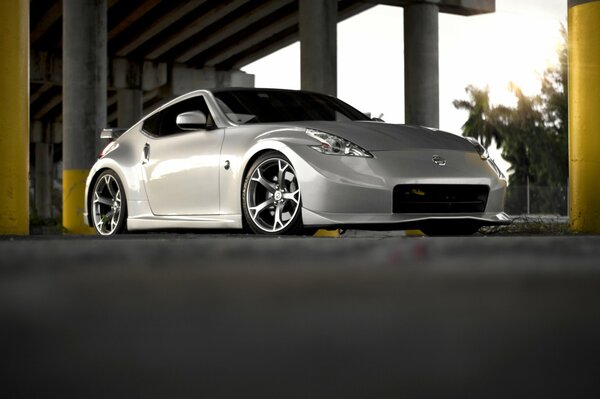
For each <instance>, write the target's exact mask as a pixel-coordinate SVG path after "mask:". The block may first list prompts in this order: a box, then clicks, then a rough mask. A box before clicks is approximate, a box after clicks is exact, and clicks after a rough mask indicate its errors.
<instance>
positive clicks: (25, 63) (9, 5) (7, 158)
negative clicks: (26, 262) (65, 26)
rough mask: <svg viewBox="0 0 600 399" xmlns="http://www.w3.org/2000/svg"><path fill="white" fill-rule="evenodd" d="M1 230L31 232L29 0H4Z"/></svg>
mask: <svg viewBox="0 0 600 399" xmlns="http://www.w3.org/2000/svg"><path fill="white" fill-rule="evenodd" d="M0 53H1V54H2V55H1V56H0V104H1V105H0V234H19V235H26V234H29V184H28V183H29V0H11V1H0Z"/></svg>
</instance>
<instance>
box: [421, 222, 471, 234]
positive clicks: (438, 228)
mask: <svg viewBox="0 0 600 399" xmlns="http://www.w3.org/2000/svg"><path fill="white" fill-rule="evenodd" d="M480 228H481V224H480V223H478V222H472V221H462V222H458V223H457V222H451V223H439V222H437V223H431V224H427V225H425V226H423V227H421V228H420V229H419V230H421V231H422V232H423V233H424V234H425V235H428V236H430V237H439V236H471V235H473V234H475V233H477V232H478V231H479V229H480Z"/></svg>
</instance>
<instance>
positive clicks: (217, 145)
mask: <svg viewBox="0 0 600 399" xmlns="http://www.w3.org/2000/svg"><path fill="white" fill-rule="evenodd" d="M190 111H193V112H196V111H200V112H203V113H204V114H205V115H206V119H207V121H206V122H207V123H206V125H205V126H202V127H199V128H194V130H183V129H181V128H180V127H179V126H177V124H176V119H177V115H180V114H182V113H184V112H190ZM212 121H213V119H212V117H211V115H210V112H209V110H208V107H207V105H206V101H205V100H204V98H203V97H202V96H201V95H199V96H196V97H193V98H190V99H186V100H183V101H181V102H178V103H176V104H174V105H172V106H170V107H168V108H166V109H164V110H162V111H161V112H160V113H158V114H155V115H153V116H152V117H151V118H149V119H147V120H146V121H145V122H144V125H143V127H142V130H143V131H144V133H146V136H147V139H146V142H145V143H144V147H143V148H140V152H141V157H142V161H141V168H142V175H143V181H144V184H145V188H146V194H147V196H148V201H149V204H150V208H151V209H152V212H153V213H154V214H155V215H172V216H183V215H215V214H218V213H219V208H220V206H219V163H220V162H219V158H220V152H221V145H222V143H223V137H224V129H218V128H215V126H214V123H213V122H212Z"/></svg>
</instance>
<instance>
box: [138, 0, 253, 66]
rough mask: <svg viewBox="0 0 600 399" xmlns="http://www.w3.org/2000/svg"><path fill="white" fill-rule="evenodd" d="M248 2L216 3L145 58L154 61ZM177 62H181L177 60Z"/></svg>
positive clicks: (233, 0) (161, 42)
mask: <svg viewBox="0 0 600 399" xmlns="http://www.w3.org/2000/svg"><path fill="white" fill-rule="evenodd" d="M248 2H249V0H229V1H221V2H218V3H217V4H215V5H214V6H213V7H211V9H210V11H208V12H207V13H205V14H204V15H202V16H201V17H200V18H198V19H196V20H195V21H194V22H193V23H191V24H189V25H186V26H182V27H181V30H180V31H179V32H177V33H176V34H174V35H172V36H170V37H167V38H165V39H164V40H162V41H160V43H159V44H158V46H156V47H155V48H154V49H153V50H152V51H151V52H149V53H147V54H146V56H145V58H146V59H149V60H154V59H156V58H158V57H160V56H161V55H163V54H164V53H166V52H167V51H169V50H171V49H172V48H173V47H175V46H176V45H178V44H180V43H181V42H183V41H184V40H186V39H189V38H190V37H192V36H194V35H195V34H197V33H199V32H201V31H202V30H203V29H206V27H208V26H210V25H212V24H214V23H215V22H217V21H219V20H220V19H221V18H223V17H224V16H226V15H227V14H230V13H231V12H233V11H234V10H236V9H238V8H240V7H241V6H243V5H244V4H246V3H248ZM199 41H204V38H201V39H200V40H199ZM177 62H181V61H179V60H177Z"/></svg>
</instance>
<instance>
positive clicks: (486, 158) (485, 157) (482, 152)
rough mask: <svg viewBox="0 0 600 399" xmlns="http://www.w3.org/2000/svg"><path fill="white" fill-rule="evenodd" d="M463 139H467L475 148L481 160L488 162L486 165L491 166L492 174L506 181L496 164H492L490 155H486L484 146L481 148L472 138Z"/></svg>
mask: <svg viewBox="0 0 600 399" xmlns="http://www.w3.org/2000/svg"><path fill="white" fill-rule="evenodd" d="M465 139H467V140H468V141H469V142H470V143H471V144H473V147H475V151H477V153H478V154H479V156H480V157H481V159H483V160H484V161H488V163H489V164H490V165H491V166H492V169H494V172H496V174H498V177H500V178H501V179H506V176H504V173H502V171H501V170H500V168H499V167H498V165H496V162H494V160H493V159H492V158H490V154H489V153H488V151H487V149H486V148H485V147H484V146H482V145H481V143H480V142H479V141H477V140H475V139H474V138H473V137H465Z"/></svg>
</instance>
